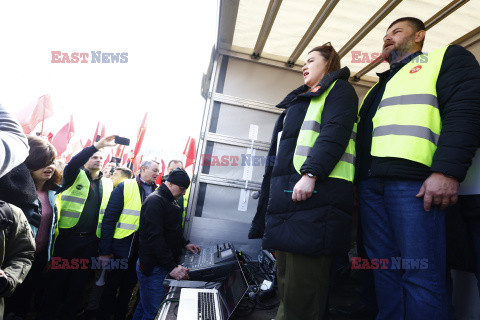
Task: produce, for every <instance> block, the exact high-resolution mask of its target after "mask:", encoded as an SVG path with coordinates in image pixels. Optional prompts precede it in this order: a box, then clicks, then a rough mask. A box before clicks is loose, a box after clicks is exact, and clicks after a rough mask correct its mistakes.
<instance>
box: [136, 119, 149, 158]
mask: <svg viewBox="0 0 480 320" xmlns="http://www.w3.org/2000/svg"><path fill="white" fill-rule="evenodd" d="M147 116H148V112H146V113H145V116H144V117H143V121H142V124H141V125H140V128H139V129H138V134H137V143H135V151H134V152H133V159H135V158H136V157H137V155H138V153H139V152H140V149H141V148H142V143H143V138H144V137H145V131H147Z"/></svg>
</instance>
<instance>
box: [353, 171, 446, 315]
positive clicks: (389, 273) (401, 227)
mask: <svg viewBox="0 0 480 320" xmlns="http://www.w3.org/2000/svg"><path fill="white" fill-rule="evenodd" d="M422 183H423V182H421V181H412V180H400V179H383V178H368V179H366V180H363V181H360V183H359V186H358V190H359V200H360V215H361V223H362V228H363V237H364V245H365V249H366V251H367V254H368V257H369V258H370V259H374V258H377V259H388V260H384V261H385V268H382V264H380V267H379V268H378V269H374V270H373V271H374V279H375V289H376V294H377V302H378V309H379V313H378V316H377V320H383V319H385V320H397V319H407V320H412V319H422V320H424V319H435V320H442V319H448V318H449V316H448V314H449V311H450V310H449V306H450V301H449V295H448V290H447V271H446V239H445V238H446V237H445V214H446V211H445V210H440V209H439V208H438V207H432V208H431V209H430V211H429V212H426V211H425V210H424V209H423V198H420V199H418V198H416V197H415V195H416V194H417V193H418V191H419V190H420V187H421V186H422Z"/></svg>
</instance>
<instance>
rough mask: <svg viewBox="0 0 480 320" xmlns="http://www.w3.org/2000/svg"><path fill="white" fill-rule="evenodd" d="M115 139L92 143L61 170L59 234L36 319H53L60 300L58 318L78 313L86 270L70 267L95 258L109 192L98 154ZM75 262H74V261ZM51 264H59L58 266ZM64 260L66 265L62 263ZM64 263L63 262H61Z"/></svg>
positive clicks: (86, 277) (89, 271)
mask: <svg viewBox="0 0 480 320" xmlns="http://www.w3.org/2000/svg"><path fill="white" fill-rule="evenodd" d="M114 139H115V136H108V137H105V138H103V139H101V140H100V141H97V142H95V144H94V145H93V146H90V147H87V148H85V149H83V150H82V151H80V152H79V153H78V154H77V155H75V156H74V157H73V158H72V159H71V160H70V162H69V163H68V164H67V166H66V167H65V170H64V171H63V186H62V188H61V190H60V192H61V193H60V194H59V196H58V198H57V199H60V201H59V203H58V211H59V220H58V229H59V234H58V236H57V238H56V240H55V245H54V251H53V256H52V270H51V274H50V276H51V279H50V282H49V284H48V286H47V290H46V293H45V299H44V301H43V303H42V307H41V311H40V312H39V315H38V319H54V318H56V313H57V309H58V307H59V305H60V304H61V301H62V299H64V304H63V307H62V308H61V311H60V319H69V320H71V319H76V318H77V314H79V313H82V311H83V310H82V307H83V300H84V299H83V298H84V290H85V285H86V284H87V282H88V278H89V276H90V274H91V270H90V268H89V267H88V268H80V267H78V268H72V269H70V264H71V263H72V262H73V261H77V262H78V261H79V260H80V259H88V260H89V261H90V260H91V259H92V258H94V257H97V255H98V241H99V237H98V236H99V235H98V234H97V226H98V224H99V217H100V216H101V215H102V213H103V211H104V210H105V208H106V207H107V203H108V200H109V198H110V193H111V192H112V190H113V183H112V180H111V179H108V178H103V177H102V172H101V171H100V170H101V169H102V166H103V161H104V155H103V153H102V152H101V151H100V150H101V149H102V148H105V147H113V146H115V143H114ZM74 259H76V260H74ZM53 261H61V264H60V267H59V268H57V267H58V264H57V263H56V262H55V266H54V265H53V264H54V262H53ZM65 261H66V262H65ZM64 262H65V263H64Z"/></svg>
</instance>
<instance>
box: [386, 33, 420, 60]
mask: <svg viewBox="0 0 480 320" xmlns="http://www.w3.org/2000/svg"><path fill="white" fill-rule="evenodd" d="M414 44H415V41H414V36H412V37H410V38H408V39H405V40H404V42H403V43H400V44H398V45H396V44H394V45H393V46H394V48H393V50H392V51H390V52H382V56H383V59H384V60H387V61H388V63H390V64H392V61H393V62H399V61H402V60H403V59H405V58H406V57H408V56H409V55H410V54H411V53H410V52H409V51H410V49H411V48H412V47H413V46H414Z"/></svg>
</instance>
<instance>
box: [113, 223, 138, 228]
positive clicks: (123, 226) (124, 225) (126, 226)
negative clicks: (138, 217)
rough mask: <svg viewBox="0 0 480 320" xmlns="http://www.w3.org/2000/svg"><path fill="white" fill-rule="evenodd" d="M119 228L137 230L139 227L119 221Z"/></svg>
mask: <svg viewBox="0 0 480 320" xmlns="http://www.w3.org/2000/svg"><path fill="white" fill-rule="evenodd" d="M117 228H120V229H126V230H137V228H138V227H137V226H136V225H134V224H129V223H121V222H117Z"/></svg>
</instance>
